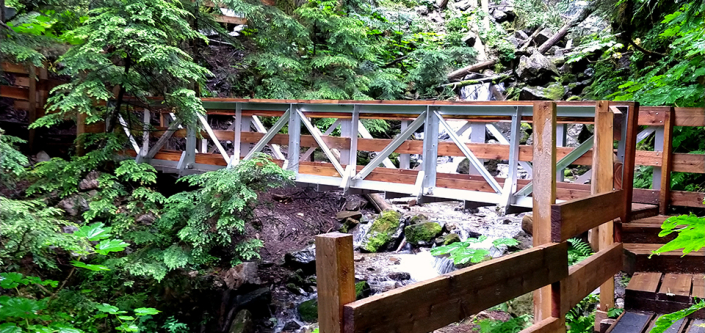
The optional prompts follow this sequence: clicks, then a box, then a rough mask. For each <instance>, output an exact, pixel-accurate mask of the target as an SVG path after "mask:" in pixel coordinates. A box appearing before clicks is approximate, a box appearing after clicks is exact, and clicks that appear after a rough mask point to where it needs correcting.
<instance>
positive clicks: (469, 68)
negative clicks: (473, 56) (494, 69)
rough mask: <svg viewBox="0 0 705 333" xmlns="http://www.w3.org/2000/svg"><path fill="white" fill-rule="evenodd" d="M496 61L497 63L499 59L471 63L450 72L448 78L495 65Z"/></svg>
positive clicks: (454, 77) (455, 77)
mask: <svg viewBox="0 0 705 333" xmlns="http://www.w3.org/2000/svg"><path fill="white" fill-rule="evenodd" d="M496 63H497V59H494V60H488V61H484V62H481V63H477V64H473V65H470V66H467V67H463V68H461V69H458V70H456V71H453V72H451V73H450V74H448V75H447V78H448V80H452V79H457V78H459V77H462V76H465V75H468V74H470V73H472V72H477V71H479V70H482V69H485V68H487V67H490V66H494V64H496Z"/></svg>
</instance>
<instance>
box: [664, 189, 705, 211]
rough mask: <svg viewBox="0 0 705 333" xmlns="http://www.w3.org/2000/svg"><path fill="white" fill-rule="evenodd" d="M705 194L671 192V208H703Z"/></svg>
mask: <svg viewBox="0 0 705 333" xmlns="http://www.w3.org/2000/svg"><path fill="white" fill-rule="evenodd" d="M703 201H705V192H687V191H671V206H683V207H696V208H703V207H705V205H703Z"/></svg>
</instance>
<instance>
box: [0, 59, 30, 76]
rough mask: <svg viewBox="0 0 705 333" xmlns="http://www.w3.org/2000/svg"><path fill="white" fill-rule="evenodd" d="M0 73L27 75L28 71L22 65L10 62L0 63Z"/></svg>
mask: <svg viewBox="0 0 705 333" xmlns="http://www.w3.org/2000/svg"><path fill="white" fill-rule="evenodd" d="M0 71H2V72H7V73H15V74H29V71H28V70H27V68H26V67H25V66H24V65H23V64H15V63H10V62H0Z"/></svg>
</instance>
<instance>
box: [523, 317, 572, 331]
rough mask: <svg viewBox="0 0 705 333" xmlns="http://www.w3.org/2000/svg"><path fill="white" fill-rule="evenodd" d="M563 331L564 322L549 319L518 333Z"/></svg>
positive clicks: (564, 329) (564, 328)
mask: <svg viewBox="0 0 705 333" xmlns="http://www.w3.org/2000/svg"><path fill="white" fill-rule="evenodd" d="M565 331H566V327H565V323H564V320H562V319H559V318H554V317H550V318H546V319H544V320H542V321H540V322H538V323H536V324H533V325H531V326H529V327H527V328H526V329H524V330H523V331H521V332H519V333H560V332H565Z"/></svg>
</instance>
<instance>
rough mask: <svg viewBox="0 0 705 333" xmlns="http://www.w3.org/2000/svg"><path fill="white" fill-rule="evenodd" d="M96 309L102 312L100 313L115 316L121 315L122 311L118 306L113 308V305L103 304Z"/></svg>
mask: <svg viewBox="0 0 705 333" xmlns="http://www.w3.org/2000/svg"><path fill="white" fill-rule="evenodd" d="M96 309H98V311H100V312H105V313H109V314H114V315H116V314H119V313H120V309H118V307H117V306H113V305H110V304H107V303H103V304H100V305H98V306H96Z"/></svg>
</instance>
